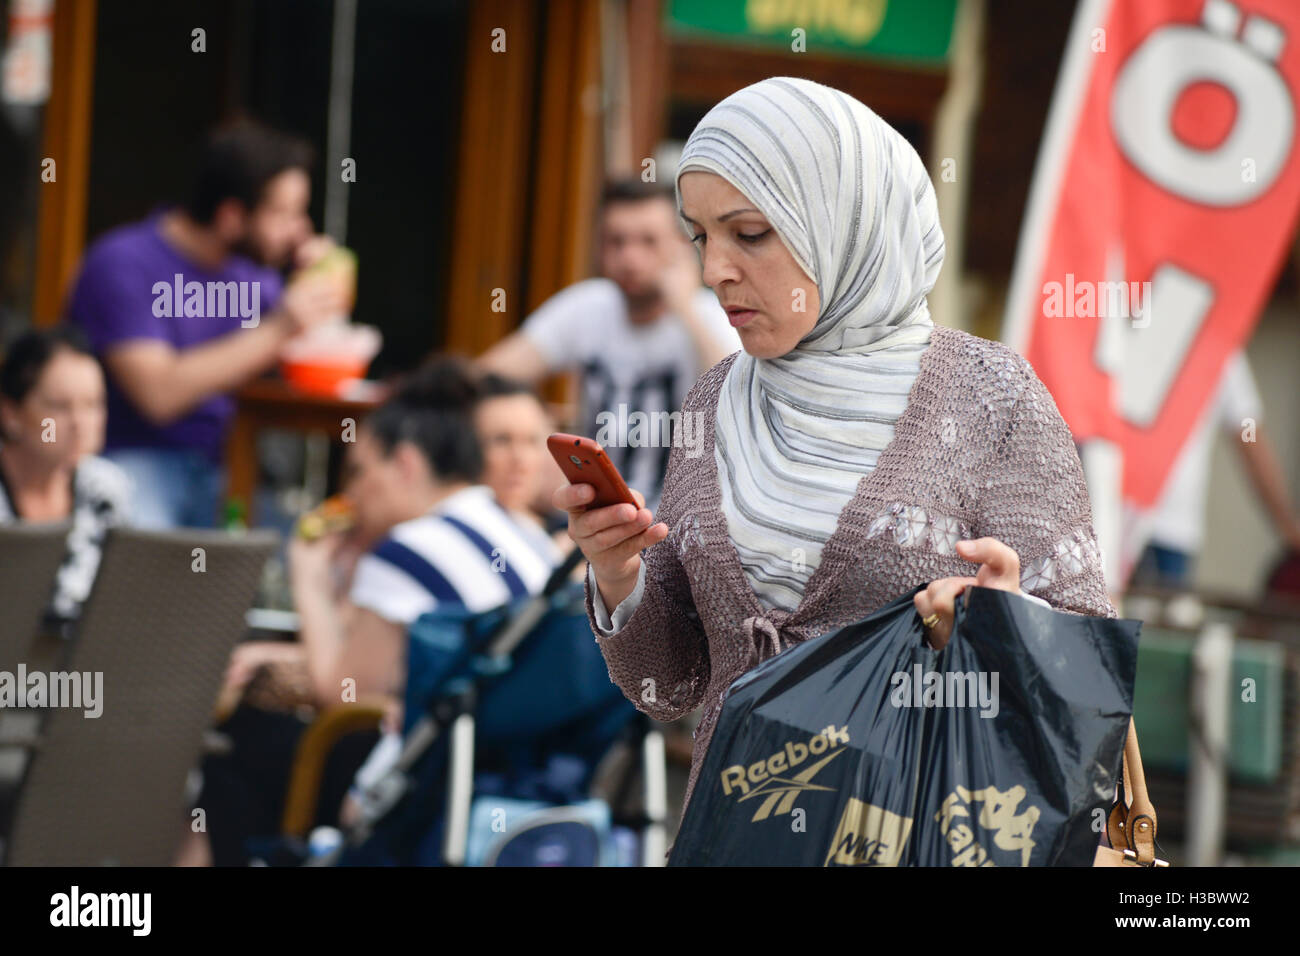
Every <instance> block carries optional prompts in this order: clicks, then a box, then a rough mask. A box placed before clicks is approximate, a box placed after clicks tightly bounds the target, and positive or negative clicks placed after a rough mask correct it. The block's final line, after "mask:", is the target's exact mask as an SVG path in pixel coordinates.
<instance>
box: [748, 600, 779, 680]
mask: <svg viewBox="0 0 1300 956" xmlns="http://www.w3.org/2000/svg"><path fill="white" fill-rule="evenodd" d="M789 619H790V614H789V612H788V611H782V610H780V609H779V608H776V609H773V610H770V611H768V612H767V613H766V614H761V615H754V616H753V617H747V618H745V620H744V621H743V622H742V623H741V630H742V631H743V632H744V635H745V638H744V644H745V647H746V648H747V649H748V652H749V664H748V667H747V669H752V668H755V667H757V666H758V665H759V664H761V663H763V661H765V660H768V659H769V658H772V657H776V655H777V654H780V653H781V652H782V651H783V650H785V649H786V647H788V646H789V642H788V641H787V640H786V638H785V635H784V634H782V632H781V628H782V626H783V625H784V624H785V623H786V621H788V620H789Z"/></svg>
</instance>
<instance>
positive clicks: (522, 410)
mask: <svg viewBox="0 0 1300 956" xmlns="http://www.w3.org/2000/svg"><path fill="white" fill-rule="evenodd" d="M474 427H475V430H476V431H477V432H478V440H479V445H480V446H482V448H483V478H482V481H483V484H485V485H487V486H488V487H489V488H491V489H492V493H493V494H494V495H496V499H497V501H498V502H499V503H500V504H501V506H502V507H503V508H509V509H512V510H523V509H525V508H527V507H528V506H529V505H530V504H531V503H532V501H533V499H534V498H536V497H537V489H538V485H539V483H540V481H541V479H542V475H543V473H544V470H545V466H546V463H547V461H549V460H550V459H549V458H548V456H547V453H546V435H547V432H548V427H547V421H546V413H545V411H544V409H543V408H542V406H541V403H539V402H538V401H537V399H535V398H533V397H532V396H531V395H503V396H500V397H498V398H489V399H485V400H484V401H482V402H480V403H479V404H478V407H477V409H476V410H475V412H474Z"/></svg>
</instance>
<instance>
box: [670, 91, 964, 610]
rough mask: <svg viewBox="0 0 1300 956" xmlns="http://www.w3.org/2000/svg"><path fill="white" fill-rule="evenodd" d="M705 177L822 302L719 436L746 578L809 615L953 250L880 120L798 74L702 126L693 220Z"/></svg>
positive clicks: (916, 166)
mask: <svg viewBox="0 0 1300 956" xmlns="http://www.w3.org/2000/svg"><path fill="white" fill-rule="evenodd" d="M692 169H694V170H704V171H706V172H712V173H716V174H717V175H719V176H721V177H722V178H723V179H725V180H727V181H728V182H729V183H731V184H732V185H733V186H734V187H735V188H736V189H738V190H739V191H740V192H741V193H743V194H744V196H745V197H746V198H747V199H748V200H749V201H750V202H752V203H753V204H754V206H755V208H757V209H758V210H759V211H760V212H761V213H763V215H764V216H765V217H766V218H767V220H768V222H770V223H771V225H772V227H773V228H774V229H775V231H776V233H777V235H779V236H780V238H781V240H782V242H784V243H785V245H786V247H787V248H788V249H789V250H790V253H791V255H792V256H793V257H794V259H795V261H796V262H797V263H798V264H799V266H800V267H801V268H802V269H803V271H804V272H805V273H806V274H807V275H808V277H809V278H810V279H812V281H813V282H815V283H816V284H817V290H818V295H819V297H820V300H821V312H820V314H819V315H818V316H817V322H816V324H815V325H814V326H813V328H812V329H811V330H810V331H809V333H808V334H807V335H806V336H804V338H803V339H802V340H801V341H800V342H799V343H798V345H796V346H795V348H794V349H793V350H792V351H790V352H788V353H787V354H785V355H783V356H780V357H779V358H775V359H756V358H754V357H753V356H751V355H749V354H748V353H745V352H742V353H741V355H740V357H739V358H738V359H737V360H736V361H735V363H734V364H733V365H732V367H731V370H730V371H729V372H728V373H727V379H726V381H725V382H724V383H723V387H722V393H721V396H720V398H719V402H718V412H717V423H716V426H715V438H716V444H715V449H714V455H715V460H716V462H717V466H718V478H719V484H720V486H721V489H720V490H721V493H722V510H723V513H724V514H725V515H726V518H727V528H728V531H729V533H730V536H731V539H732V542H733V543H734V544H735V546H736V550H737V551H738V553H739V555H740V559H741V563H742V565H743V566H744V569H745V574H746V576H747V577H748V579H749V582H750V584H751V586H753V588H754V590H755V592H756V593H757V595H758V596H759V598H760V600H761V601H762V602H763V603H765V604H767V605H769V606H772V607H779V608H783V609H785V610H787V611H788V610H793V609H794V608H795V607H797V606H798V604H799V602H800V601H801V599H802V597H803V591H804V586H805V585H806V584H807V581H808V579H809V577H811V575H812V573H813V571H814V570H815V569H816V568H817V566H818V564H819V563H820V561H821V553H822V547H823V545H824V544H825V543H826V541H827V539H828V538H829V537H830V536H831V533H832V532H833V531H834V530H835V525H836V522H837V520H838V518H839V514H840V511H841V510H842V509H843V508H844V505H845V504H847V503H848V501H849V499H850V498H852V497H853V495H854V493H855V491H856V490H857V485H858V482H859V480H860V479H861V478H862V477H863V476H864V475H866V474H867V473H869V472H870V471H871V470H872V469H873V468H874V467H875V464H876V460H877V458H878V457H879V455H880V452H881V450H882V449H884V447H885V446H886V445H887V444H888V443H889V442H890V441H891V440H892V439H893V437H894V423H895V422H896V421H897V420H898V417H899V415H901V414H902V411H903V408H904V406H905V405H906V404H907V395H908V392H909V391H910V389H911V386H912V382H913V380H914V379H915V378H916V375H917V373H918V371H919V369H920V365H919V363H920V356H921V353H922V352H923V351H924V349H925V347H926V345H927V344H928V343H929V341H930V331H931V329H932V328H933V323H932V322H931V320H930V313H929V309H928V308H927V307H926V302H925V296H926V294H927V293H928V292H929V291H930V289H931V288H932V287H933V286H934V282H935V279H936V277H937V276H938V274H939V267H940V265H941V264H942V262H943V251H944V243H943V232H942V231H941V229H940V228H939V216H938V210H937V208H936V201H935V195H934V187H933V186H932V185H931V183H930V178H929V176H928V174H927V173H926V170H925V166H924V165H923V164H922V162H921V159H920V157H918V156H917V154H916V151H915V150H914V149H912V147H911V145H910V144H909V143H908V142H907V140H905V139H904V138H903V137H902V136H901V135H899V133H898V132H896V131H895V130H894V129H893V128H892V127H890V126H889V124H887V123H886V122H885V121H884V120H882V119H881V118H880V117H879V116H877V115H876V114H875V113H874V112H872V111H871V110H870V109H868V108H867V107H866V106H864V105H863V104H862V103H860V102H858V101H857V100H856V99H854V98H853V97H851V96H849V95H848V94H846V93H842V92H840V91H839V90H835V89H831V88H830V87H827V86H823V85H821V84H819V83H814V82H812V81H810V80H804V79H795V78H790V77H773V78H771V79H767V80H763V81H762V82H759V83H755V84H753V85H751V86H747V87H745V88H744V89H742V90H740V91H739V92H736V93H733V94H732V95H731V96H729V97H727V98H726V99H725V100H723V101H722V102H720V103H719V104H718V105H717V106H715V107H713V109H711V110H710V111H709V112H708V114H707V115H706V116H705V117H704V119H703V120H701V121H700V124H699V125H698V126H697V127H696V128H695V131H694V132H693V133H692V134H691V136H690V139H688V140H687V142H686V146H685V147H684V149H683V152H682V156H681V160H680V163H679V165H678V170H677V176H678V187H677V197H678V207H679V209H680V206H681V185H680V177H681V175H682V173H684V172H687V171H688V170H692ZM683 227H686V223H685V221H684V220H683ZM795 502H797V507H791V505H792V503H795Z"/></svg>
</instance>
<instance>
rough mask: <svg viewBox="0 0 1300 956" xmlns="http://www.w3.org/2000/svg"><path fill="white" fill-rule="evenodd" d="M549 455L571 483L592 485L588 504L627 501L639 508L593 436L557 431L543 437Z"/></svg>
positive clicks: (593, 505) (598, 504)
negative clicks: (594, 495) (592, 494)
mask: <svg viewBox="0 0 1300 956" xmlns="http://www.w3.org/2000/svg"><path fill="white" fill-rule="evenodd" d="M546 447H547V448H549V449H550V451H551V457H553V458H554V459H555V463H556V464H557V465H559V466H560V470H561V471H562V472H564V477H565V478H568V479H569V483H570V484H573V485H591V486H592V487H593V488H595V489H596V497H595V499H594V500H593V501H592V502H591V504H590V505H588V507H590V508H607V507H609V506H610V505H621V504H625V503H626V504H629V505H631V506H632V507H633V508H637V507H640V506H639V505H638V504H637V503H636V498H634V497H633V496H632V492H631V491H630V490H629V489H628V487H627V483H626V482H625V481H624V480H623V476H622V475H620V474H619V473H618V469H617V468H615V467H614V463H613V462H612V461H610V460H609V456H608V455H606V454H605V451H604V449H602V448H601V447H600V446H599V445H598V444H596V442H595V441H594V440H593V439H590V438H584V437H583V436H581V435H566V434H565V433H564V432H556V433H555V434H554V435H552V436H550V437H549V438H547V439H546Z"/></svg>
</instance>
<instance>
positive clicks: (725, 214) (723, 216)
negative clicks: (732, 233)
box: [677, 209, 762, 226]
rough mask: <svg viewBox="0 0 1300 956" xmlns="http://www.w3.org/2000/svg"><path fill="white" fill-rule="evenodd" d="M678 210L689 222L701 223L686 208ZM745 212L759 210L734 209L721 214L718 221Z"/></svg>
mask: <svg viewBox="0 0 1300 956" xmlns="http://www.w3.org/2000/svg"><path fill="white" fill-rule="evenodd" d="M677 211H678V212H679V213H680V214H681V217H682V218H683V219H685V220H686V221H687V222H689V223H693V224H694V225H697V226H698V225H699V223H698V222H696V221H695V220H694V219H692V218H691V217H690V216H688V215H686V211H685V210H684V209H679V210H677ZM745 212H758V210H757V209H733V210H731V212H724V213H723V214H722V215H721V216H719V217H718V222H726V221H727V220H728V219H732V218H734V217H735V216H739V215H740V214H741V213H745ZM758 214H759V215H760V216H761V215H762V213H761V212H759V213H758Z"/></svg>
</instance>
